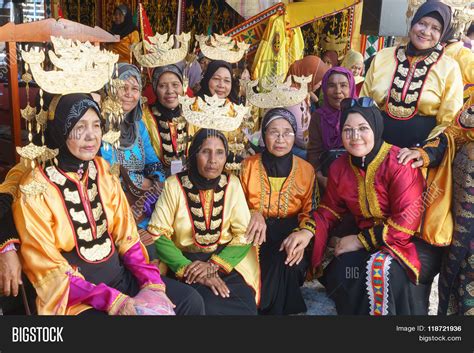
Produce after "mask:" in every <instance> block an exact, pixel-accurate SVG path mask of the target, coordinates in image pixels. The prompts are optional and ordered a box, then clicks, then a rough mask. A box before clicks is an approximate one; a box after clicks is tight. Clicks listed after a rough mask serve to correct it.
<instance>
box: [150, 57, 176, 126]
mask: <svg viewBox="0 0 474 353" xmlns="http://www.w3.org/2000/svg"><path fill="white" fill-rule="evenodd" d="M166 72H171V73H173V74H175V75H176V76H177V77H178V79H179V81H180V82H181V84H183V72H182V71H181V69H180V68H179V67H178V66H176V65H166V66H159V67H157V68H155V69H154V70H153V76H152V84H153V91H154V92H155V95H156V101H155V107H156V109H158V111H159V112H160V113H161V116H160V120H164V121H170V120H171V119H173V118H177V117H179V116H180V115H181V107H180V106H179V104H178V106H177V107H176V108H174V109H170V108H167V107H165V106H164V105H163V104H161V103H160V101H159V99H158V92H157V89H156V87H157V86H158V82H159V81H160V77H161V76H162V75H163V74H164V73H166Z"/></svg>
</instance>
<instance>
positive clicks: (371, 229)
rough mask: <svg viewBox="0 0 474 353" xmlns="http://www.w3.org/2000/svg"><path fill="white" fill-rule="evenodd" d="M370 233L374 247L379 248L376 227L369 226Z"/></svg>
mask: <svg viewBox="0 0 474 353" xmlns="http://www.w3.org/2000/svg"><path fill="white" fill-rule="evenodd" d="M369 234H370V240H372V244H373V245H374V248H378V247H379V245H378V244H377V238H376V237H375V231H374V227H372V228H369Z"/></svg>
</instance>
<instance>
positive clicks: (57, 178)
mask: <svg viewBox="0 0 474 353" xmlns="http://www.w3.org/2000/svg"><path fill="white" fill-rule="evenodd" d="M53 100H54V101H53V102H52V103H51V104H49V103H48V105H49V106H50V107H55V110H54V113H52V111H53V110H52V109H50V114H52V115H53V116H54V119H53V120H49V121H48V125H47V128H46V143H47V146H48V147H49V148H57V149H58V150H59V154H58V156H57V163H49V162H48V163H47V164H46V165H45V166H37V167H36V168H35V169H33V170H32V171H30V172H28V173H26V174H25V175H24V176H23V178H22V181H21V182H20V190H21V191H22V193H23V195H18V196H19V197H18V198H17V199H16V200H15V201H14V203H13V215H14V219H15V225H16V228H17V230H18V233H19V234H20V239H21V248H20V253H21V258H22V263H23V270H24V271H25V273H26V275H27V276H28V278H29V280H30V281H31V283H32V284H33V286H34V288H35V290H36V293H37V299H36V305H37V309H38V313H39V314H49V315H52V314H56V315H64V314H68V315H75V314H82V313H94V314H97V313H102V314H105V313H108V314H110V315H113V314H137V313H140V310H142V309H144V306H145V307H146V306H147V305H142V304H143V302H142V299H143V297H146V298H148V299H150V298H152V297H154V298H155V299H156V301H155V304H158V306H156V307H155V308H158V307H161V309H158V311H157V312H155V313H158V312H161V313H163V311H162V309H164V306H162V305H165V306H166V305H168V307H169V309H171V303H170V302H169V299H168V298H167V296H166V295H165V292H164V291H165V285H164V283H163V281H162V279H161V277H160V273H159V271H158V269H157V268H156V267H155V266H154V265H152V264H149V263H148V259H147V255H146V251H145V249H144V247H143V245H141V243H140V239H139V237H138V233H137V228H136V224H135V221H134V219H133V216H132V214H131V212H130V207H129V205H128V203H127V200H126V198H125V195H124V193H123V191H122V188H121V186H120V181H119V180H118V178H116V177H115V176H113V175H112V174H111V173H110V170H109V169H110V166H109V164H108V163H107V162H105V161H104V160H103V159H102V158H100V157H96V154H97V152H98V151H99V148H100V143H101V137H102V126H101V120H100V118H99V117H100V109H99V106H98V105H97V103H96V102H95V101H94V100H93V99H92V98H91V96H90V95H86V94H68V95H63V96H56V97H54V98H53ZM20 196H21V197H20ZM146 302H147V303H148V304H151V302H150V301H146ZM139 307H141V309H139ZM148 308H150V307H148ZM172 311H173V310H172V309H171V312H172ZM168 312H169V311H168Z"/></svg>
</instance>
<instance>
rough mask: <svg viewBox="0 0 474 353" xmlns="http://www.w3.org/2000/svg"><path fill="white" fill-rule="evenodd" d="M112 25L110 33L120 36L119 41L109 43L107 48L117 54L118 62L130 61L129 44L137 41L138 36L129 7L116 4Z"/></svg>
mask: <svg viewBox="0 0 474 353" xmlns="http://www.w3.org/2000/svg"><path fill="white" fill-rule="evenodd" d="M112 21H113V25H112V28H111V30H110V32H111V33H112V34H115V35H119V36H120V42H117V43H111V44H109V46H108V47H109V48H108V49H109V50H112V51H113V52H115V53H117V54H118V55H119V60H118V62H120V63H127V64H131V63H132V51H131V49H130V46H131V45H132V44H135V43H138V41H139V40H140V36H139V34H138V30H137V27H136V26H135V24H134V23H133V16H132V12H131V11H130V9H129V8H128V7H127V6H126V5H124V4H121V5H118V6H117V7H116V8H115V10H114V15H113V17H112Z"/></svg>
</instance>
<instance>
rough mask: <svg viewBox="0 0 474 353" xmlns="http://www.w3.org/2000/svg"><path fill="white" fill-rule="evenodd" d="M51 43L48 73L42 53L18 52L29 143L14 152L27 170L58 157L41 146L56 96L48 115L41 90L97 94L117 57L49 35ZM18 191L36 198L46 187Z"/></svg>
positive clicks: (38, 185)
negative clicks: (34, 88)
mask: <svg viewBox="0 0 474 353" xmlns="http://www.w3.org/2000/svg"><path fill="white" fill-rule="evenodd" d="M51 42H52V43H53V48H54V49H53V50H50V51H49V52H48V56H49V58H50V60H51V62H52V64H53V65H54V66H55V69H54V70H52V71H44V70H43V67H42V65H43V62H44V60H45V54H44V51H40V50H39V49H38V48H33V49H30V50H29V51H24V50H22V58H23V60H24V61H25V72H26V73H25V74H24V75H23V76H22V78H23V80H24V81H25V82H26V88H27V89H26V94H27V102H28V103H27V106H26V107H25V108H24V109H22V110H21V115H22V117H23V118H24V119H25V120H26V121H27V126H28V140H29V144H28V145H26V146H24V147H17V152H18V154H19V155H20V156H21V157H22V159H23V161H24V163H25V164H27V165H28V164H30V165H31V168H34V167H35V166H36V164H42V165H43V166H44V164H45V163H46V162H47V161H49V160H51V159H55V158H56V156H57V155H58V150H57V149H55V150H52V149H50V148H48V147H47V146H46V145H45V144H44V143H45V140H44V130H45V128H46V123H47V121H48V119H54V110H55V108H56V105H57V103H58V101H59V96H55V97H54V98H53V100H52V101H51V102H50V105H49V109H48V110H49V111H50V114H48V112H47V111H45V110H44V109H43V107H44V100H43V91H46V92H48V93H51V94H57V95H65V94H71V93H91V92H94V91H98V90H100V89H101V88H102V87H103V86H104V85H105V84H106V83H107V82H108V81H109V80H110V78H111V76H112V73H113V70H114V65H115V63H116V62H117V61H118V55H117V54H113V53H112V52H109V51H106V50H100V48H99V47H96V46H94V45H92V44H91V43H89V42H86V43H81V42H79V41H76V42H73V41H72V40H71V39H64V38H62V37H59V38H58V37H53V36H51ZM29 70H31V74H30V73H29V72H28V71H29ZM33 79H34V80H35V82H36V83H37V84H38V85H39V86H40V91H39V95H40V112H39V113H37V114H36V109H35V108H34V107H32V106H31V105H30V103H29V83H30V82H31V81H32V80H33ZM35 120H36V121H35ZM33 123H36V132H37V133H40V132H41V140H42V146H37V145H35V144H34V143H33V133H32V131H33ZM20 189H21V191H22V192H23V193H24V194H25V195H27V196H38V195H41V194H42V193H43V192H44V191H45V190H46V186H45V184H44V183H41V182H38V181H36V180H33V181H32V182H31V183H29V184H28V185H24V186H20Z"/></svg>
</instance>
